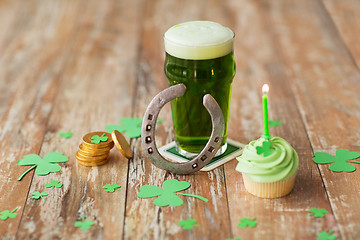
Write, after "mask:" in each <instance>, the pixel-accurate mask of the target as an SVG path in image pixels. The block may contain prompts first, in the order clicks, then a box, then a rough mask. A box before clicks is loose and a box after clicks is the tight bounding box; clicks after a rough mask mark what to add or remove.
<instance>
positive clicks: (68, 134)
mask: <svg viewBox="0 0 360 240" xmlns="http://www.w3.org/2000/svg"><path fill="white" fill-rule="evenodd" d="M73 134H74V133H73V132H70V131H68V132H60V133H59V136H60V137H63V138H66V139H69V138H71V137H72V136H73Z"/></svg>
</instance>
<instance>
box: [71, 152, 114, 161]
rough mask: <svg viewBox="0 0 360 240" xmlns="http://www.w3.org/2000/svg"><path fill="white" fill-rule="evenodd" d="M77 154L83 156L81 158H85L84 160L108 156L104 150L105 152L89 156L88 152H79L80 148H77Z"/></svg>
mask: <svg viewBox="0 0 360 240" xmlns="http://www.w3.org/2000/svg"><path fill="white" fill-rule="evenodd" d="M77 155H79V157H81V158H83V159H86V160H89V161H90V160H94V161H96V160H97V159H102V158H104V157H106V156H109V152H106V153H101V154H97V155H95V156H91V155H90V156H89V155H88V154H84V153H82V152H81V150H80V149H79V151H78V152H77Z"/></svg>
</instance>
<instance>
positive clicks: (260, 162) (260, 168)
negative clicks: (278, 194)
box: [236, 137, 299, 183]
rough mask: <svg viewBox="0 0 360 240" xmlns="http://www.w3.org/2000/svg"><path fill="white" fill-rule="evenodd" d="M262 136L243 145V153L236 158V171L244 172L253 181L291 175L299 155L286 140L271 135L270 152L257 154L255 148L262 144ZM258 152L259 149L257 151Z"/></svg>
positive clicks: (297, 163)
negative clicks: (266, 154) (265, 154)
mask: <svg viewBox="0 0 360 240" xmlns="http://www.w3.org/2000/svg"><path fill="white" fill-rule="evenodd" d="M265 141H267V140H265V139H264V138H260V139H258V140H256V141H252V142H250V143H249V144H248V145H246V146H245V149H244V152H243V154H242V155H241V156H240V157H238V158H237V160H238V161H239V163H238V165H237V166H236V171H239V172H243V173H245V174H246V175H247V176H248V177H249V178H251V179H252V180H253V181H255V182H263V183H266V182H276V181H281V180H286V179H288V178H289V177H291V176H292V175H293V174H294V173H295V172H296V170H297V168H298V166H299V157H298V155H297V153H296V151H295V150H294V149H293V148H292V147H291V146H290V144H289V143H288V142H286V141H285V140H284V139H282V138H280V137H273V138H271V139H270V140H269V141H270V142H271V149H270V151H271V153H270V155H268V156H266V157H264V154H258V153H257V149H256V147H258V148H261V147H262V146H263V142H265ZM258 152H259V151H258Z"/></svg>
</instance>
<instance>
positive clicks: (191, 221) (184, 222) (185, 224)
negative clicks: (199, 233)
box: [178, 218, 200, 229]
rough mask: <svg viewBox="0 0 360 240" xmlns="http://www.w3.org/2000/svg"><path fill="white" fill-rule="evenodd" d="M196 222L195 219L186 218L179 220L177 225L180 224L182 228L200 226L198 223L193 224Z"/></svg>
mask: <svg viewBox="0 0 360 240" xmlns="http://www.w3.org/2000/svg"><path fill="white" fill-rule="evenodd" d="M195 223H196V219H191V218H189V219H187V220H180V221H179V222H178V225H179V226H182V227H183V229H194V227H198V226H200V225H199V224H195Z"/></svg>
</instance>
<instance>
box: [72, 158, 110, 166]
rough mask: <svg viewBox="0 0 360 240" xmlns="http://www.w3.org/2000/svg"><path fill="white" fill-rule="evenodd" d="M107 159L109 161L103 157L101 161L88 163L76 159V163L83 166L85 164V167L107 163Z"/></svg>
mask: <svg viewBox="0 0 360 240" xmlns="http://www.w3.org/2000/svg"><path fill="white" fill-rule="evenodd" d="M108 161H109V158H107V159H105V160H104V161H102V162H97V163H88V162H83V161H80V160H78V163H79V164H81V165H83V166H86V167H96V166H100V165H103V164H105V163H107V162H108Z"/></svg>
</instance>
